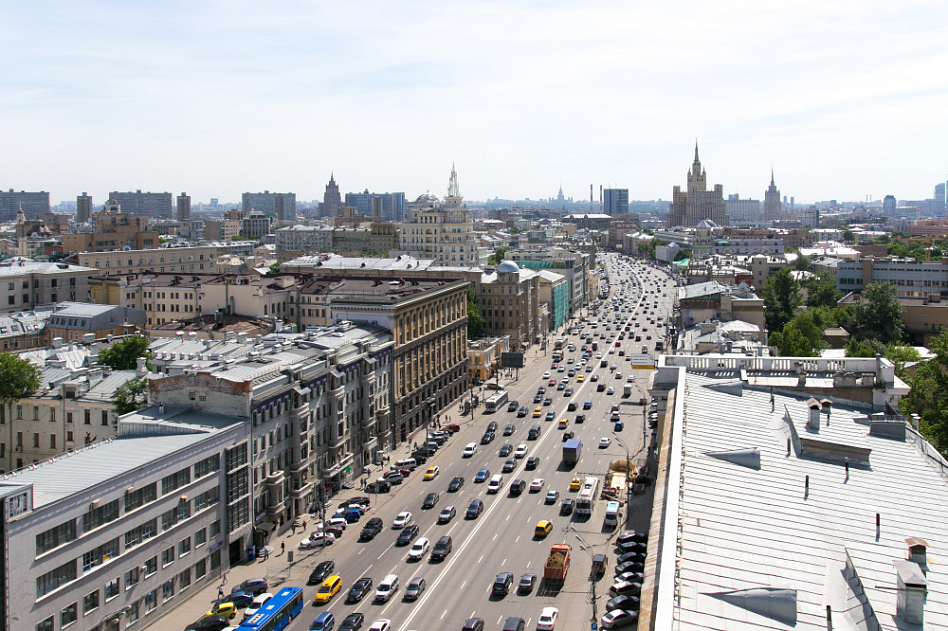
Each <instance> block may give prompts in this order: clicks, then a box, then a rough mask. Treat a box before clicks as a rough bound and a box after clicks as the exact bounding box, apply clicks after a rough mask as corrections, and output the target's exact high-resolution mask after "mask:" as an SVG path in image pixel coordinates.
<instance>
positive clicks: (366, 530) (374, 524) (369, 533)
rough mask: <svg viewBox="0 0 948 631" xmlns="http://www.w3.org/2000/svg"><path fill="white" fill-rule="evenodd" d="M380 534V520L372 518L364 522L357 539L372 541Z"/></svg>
mask: <svg viewBox="0 0 948 631" xmlns="http://www.w3.org/2000/svg"><path fill="white" fill-rule="evenodd" d="M380 532H382V520H381V519H379V518H378V517H373V518H372V519H370V520H369V521H367V522H365V526H364V527H363V528H362V532H360V533H359V539H372V538H373V537H375V535H377V534H379V533H380Z"/></svg>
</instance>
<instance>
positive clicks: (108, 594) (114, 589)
mask: <svg viewBox="0 0 948 631" xmlns="http://www.w3.org/2000/svg"><path fill="white" fill-rule="evenodd" d="M118 595H119V579H117V578H113V579H112V580H111V581H109V582H108V583H106V584H105V602H109V601H110V600H112V599H113V598H115V597H116V596H118Z"/></svg>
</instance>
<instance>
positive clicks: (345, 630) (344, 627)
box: [339, 611, 365, 631]
mask: <svg viewBox="0 0 948 631" xmlns="http://www.w3.org/2000/svg"><path fill="white" fill-rule="evenodd" d="M364 623H365V615H364V614H361V613H359V612H358V611H357V612H355V613H350V614H349V615H348V616H346V619H345V620H343V621H342V624H340V625H339V631H359V629H361V628H362V625H363V624H364Z"/></svg>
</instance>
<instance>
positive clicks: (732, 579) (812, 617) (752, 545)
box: [659, 370, 948, 631]
mask: <svg viewBox="0 0 948 631" xmlns="http://www.w3.org/2000/svg"><path fill="white" fill-rule="evenodd" d="M682 394H683V396H684V397H685V399H684V405H683V406H681V407H679V408H677V409H680V410H686V412H685V418H684V419H676V421H675V423H676V424H681V425H679V428H682V429H683V431H682V442H681V456H682V462H683V464H682V469H683V476H682V478H681V479H682V483H681V494H680V504H679V511H678V514H675V515H670V516H669V517H668V518H669V519H672V520H678V523H679V542H678V543H679V545H678V548H677V550H678V553H677V558H676V559H674V562H676V563H677V567H678V577H677V580H676V582H677V592H676V593H677V596H678V598H677V600H675V605H674V618H675V620H676V622H677V625H676V627H675V628H676V629H679V630H680V631H688V630H692V629H693V630H698V629H702V630H703V629H709V628H714V629H728V630H731V631H743V630H751V629H753V630H758V629H787V630H790V629H794V630H797V631H799V630H803V629H823V630H825V629H826V628H827V609H826V608H827V606H829V607H830V608H831V611H832V614H833V626H834V628H838V629H847V630H849V629H867V628H870V629H871V628H874V627H873V624H874V623H878V625H879V628H881V629H890V630H893V631H895V630H896V629H899V630H904V629H912V628H916V627H914V626H912V625H906V624H905V623H904V622H903V621H902V620H900V619H899V618H897V615H896V596H897V589H896V586H897V570H896V567H895V565H894V562H895V561H896V560H903V559H906V558H907V552H908V547H907V544H906V540H907V539H909V538H911V537H918V538H921V539H924V540H925V541H926V542H927V544H928V564H929V567H930V571H929V572H928V575H927V581H928V596H927V601H926V603H925V605H924V611H925V628H931V629H936V628H948V575H946V573H945V572H944V571H943V569H944V568H942V567H941V566H942V564H943V561H942V560H943V559H944V558H945V557H946V552H945V551H946V549H948V528H946V526H945V524H946V523H948V484H946V482H948V476H946V473H945V471H946V470H948V469H944V468H942V467H944V464H943V463H944V461H943V460H942V461H940V463H939V461H938V460H935V459H932V458H930V457H928V456H926V455H923V453H922V451H921V449H920V446H919V445H920V444H925V443H921V442H920V441H919V439H918V437H917V436H916V435H915V434H914V433H913V432H912V431H911V430H910V429H909V430H908V434H909V437H908V439H907V440H904V441H903V440H898V439H894V438H886V437H881V436H877V435H873V434H870V431H869V426H868V425H867V424H866V421H865V416H866V412H865V411H863V410H859V409H855V408H852V407H847V406H845V405H838V404H834V405H833V407H832V412H831V415H830V417H827V416H826V415H824V414H820V417H819V418H820V429H819V431H817V432H814V431H812V430H807V429H806V421H807V419H808V417H809V408H808V405H807V402H808V399H809V395H802V396H795V395H793V394H786V393H781V392H775V393H774V395H773V397H774V405H773V406H771V398H770V397H771V394H770V391H769V389H749V388H748V387H746V385H744V386H743V387H741V381H740V379H739V378H738V376H737V374H734V373H731V374H727V373H711V372H701V371H700V370H690V371H689V372H688V373H687V374H686V376H685V388H684V393H682ZM772 408H773V411H771V409H772ZM787 414H788V415H789V423H788V421H787V420H786V418H785V415H787ZM858 419H863V422H862V423H860V422H857V420H858ZM790 424H792V426H793V428H794V429H795V430H796V433H797V434H798V436H799V437H800V438H801V439H803V440H810V441H818V442H819V443H820V445H821V446H823V447H828V448H829V449H830V451H831V452H833V450H835V449H838V450H839V451H838V452H834V453H840V454H841V453H847V452H846V450H849V449H863V450H864V449H868V450H870V451H869V456H868V459H869V460H868V465H865V466H863V465H859V464H855V463H852V464H850V466H849V467H848V471H847V468H846V466H845V461H844V460H843V459H842V457H840V458H838V459H834V458H826V457H813V456H810V455H807V454H804V453H800V452H799V451H798V450H797V448H794V450H793V451H792V452H791V454H790V455H789V456H788V454H787V439H788V436H790V429H789V428H790ZM755 453H756V454H757V455H756V456H755V455H754V454H755ZM755 458H756V462H757V466H754V462H755ZM670 475H673V476H675V477H678V476H677V474H675V473H671V474H670ZM807 479H809V487H808V491H807V490H806V480H807ZM877 514H879V515H880V519H881V528H880V529H879V531H878V532H877V530H876V515H877ZM847 559H849V560H850V564H851V567H853V568H854V569H855V573H854V574H853V573H851V572H847V571H846V564H847ZM670 561H671V560H670V559H660V560H659V563H660V564H661V565H662V567H663V568H666V567H668V566H667V565H666V563H668V562H670ZM870 618H872V619H873V620H870ZM918 628H921V627H918Z"/></svg>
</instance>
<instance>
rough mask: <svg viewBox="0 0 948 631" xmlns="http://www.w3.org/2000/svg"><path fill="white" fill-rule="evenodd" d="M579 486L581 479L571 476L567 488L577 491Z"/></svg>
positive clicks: (581, 483) (581, 484)
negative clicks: (571, 479)
mask: <svg viewBox="0 0 948 631" xmlns="http://www.w3.org/2000/svg"><path fill="white" fill-rule="evenodd" d="M581 486H583V481H582V480H580V479H579V478H573V481H572V482H570V483H569V490H570V491H578V490H579V489H580V487H581Z"/></svg>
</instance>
